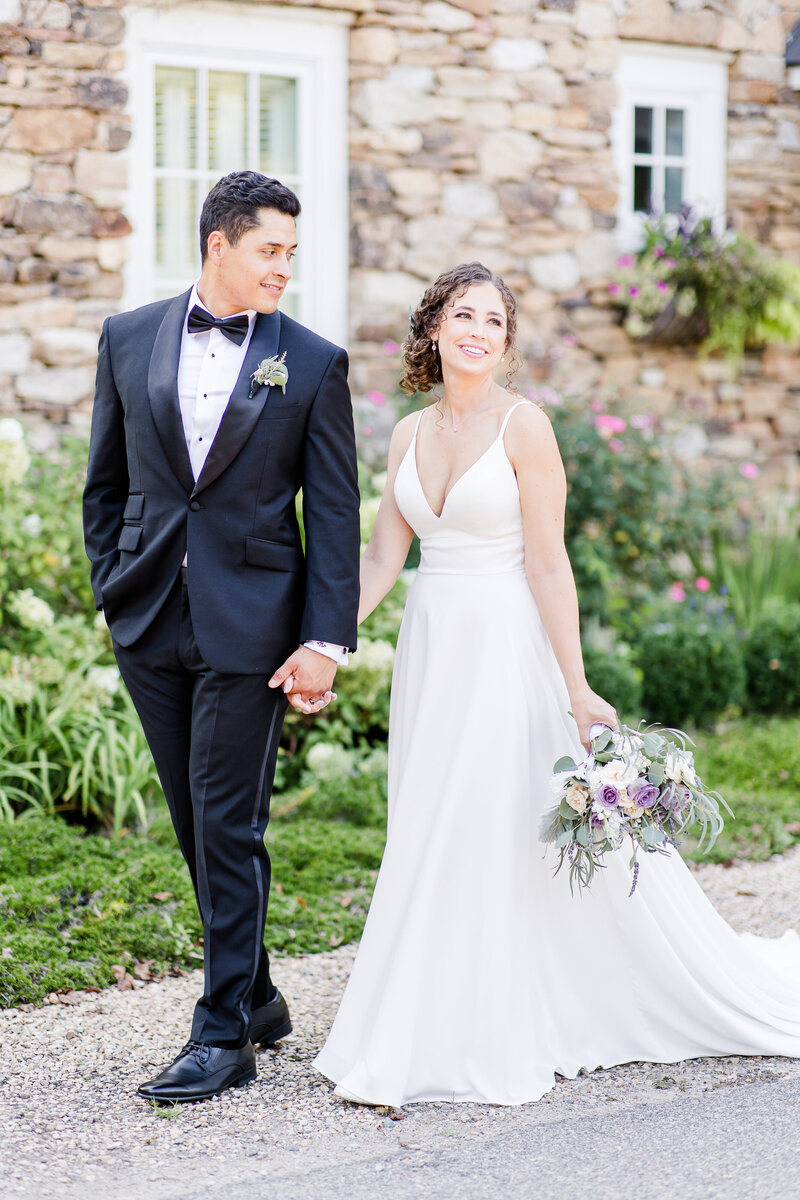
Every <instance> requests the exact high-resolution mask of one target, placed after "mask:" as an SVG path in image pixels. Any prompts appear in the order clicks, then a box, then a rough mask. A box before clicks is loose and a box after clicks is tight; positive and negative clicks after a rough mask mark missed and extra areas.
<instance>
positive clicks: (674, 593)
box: [667, 582, 686, 604]
mask: <svg viewBox="0 0 800 1200" xmlns="http://www.w3.org/2000/svg"><path fill="white" fill-rule="evenodd" d="M667 595H668V596H669V598H670V600H674V601H675V603H676V604H680V603H681V602H682V601H683V600H685V599H686V592H685V591H684V590H683V584H682V583H680V582H677V583H673V585H672V587H671V588H670V589H669V591H668V592H667Z"/></svg>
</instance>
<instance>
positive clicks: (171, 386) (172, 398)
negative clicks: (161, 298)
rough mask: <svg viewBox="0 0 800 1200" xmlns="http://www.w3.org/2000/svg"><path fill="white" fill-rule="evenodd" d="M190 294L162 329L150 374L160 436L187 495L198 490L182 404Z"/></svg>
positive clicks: (170, 310)
mask: <svg viewBox="0 0 800 1200" xmlns="http://www.w3.org/2000/svg"><path fill="white" fill-rule="evenodd" d="M188 303H189V292H185V293H184V294H183V295H182V296H177V297H176V298H175V299H174V300H173V301H172V303H171V304H170V306H169V308H168V309H167V311H166V314H165V316H164V320H163V321H162V322H161V325H160V326H159V329H158V333H157V334H156V340H155V342H154V343H153V352H152V354H151V355H150V366H149V368H148V372H147V394H148V396H149V398H150V409H151V412H152V414H153V420H154V421H155V425H156V429H157V430H158V436H159V439H160V441H161V445H162V446H163V447H164V453H165V454H166V456H167V459H168V461H169V465H170V466H171V467H172V470H173V471H174V472H175V474H176V475H177V477H178V479H179V480H180V481H181V483H182V484H183V486H184V487H185V488H186V491H187V492H191V490H192V488H193V487H194V476H193V475H192V464H191V462H190V461H189V450H188V448H187V446H186V434H185V433H184V431H183V421H182V420H181V406H180V402H179V400H178V363H179V362H180V356H181V337H182V336H183V323H184V321H185V320H186V307H187V305H188Z"/></svg>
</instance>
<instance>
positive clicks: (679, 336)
mask: <svg viewBox="0 0 800 1200" xmlns="http://www.w3.org/2000/svg"><path fill="white" fill-rule="evenodd" d="M706 337H708V318H707V317H706V315H705V313H702V312H696V311H695V312H692V313H689V314H688V316H682V315H681V314H680V313H679V312H678V310H677V309H676V307H675V302H674V301H673V300H670V302H669V304H667V305H666V307H665V308H663V309H662V310H661V312H660V313H659V314H658V316H656V317H655V319H654V320H653V323H652V325H651V327H650V330H649V332H647V333H643V334H641V335H640V336H638V337H637V338H636V341H637V342H659V343H661V344H662V345H665V346H696V345H698V344H699V343H700V342H702V341H704V340H705V339H706Z"/></svg>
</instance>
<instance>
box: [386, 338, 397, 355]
mask: <svg viewBox="0 0 800 1200" xmlns="http://www.w3.org/2000/svg"><path fill="white" fill-rule="evenodd" d="M382 349H383V353H384V354H397V351H398V350H399V349H400V347H399V346H398V344H397V342H393V341H392V339H391V338H387V339H386V341H385V342H384V343H383V347H382Z"/></svg>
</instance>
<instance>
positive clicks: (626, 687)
mask: <svg viewBox="0 0 800 1200" xmlns="http://www.w3.org/2000/svg"><path fill="white" fill-rule="evenodd" d="M583 662H584V666H585V668H586V678H587V680H588V682H589V686H590V687H591V688H593V689H594V690H595V691H596V692H598V693H599V694H600V695H601V696H603V697H604V698H605V699H606V700H608V702H609V704H613V705H614V707H615V708H616V710H617V712H618V713H620V715H621V716H624V717H629V718H630V719H631V720H633V719H636V718H638V716H639V714H640V712H641V709H642V672H641V670H640V669H639V668H638V667H637V666H635V665H634V663H633V662H632V661H631V658H630V650H629V648H628V647H627V646H625V645H624V644H619V645H617V646H616V647H615V648H614V649H613V650H604V649H602V648H601V647H599V646H593V645H591V644H589V645H586V646H584V647H583Z"/></svg>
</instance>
